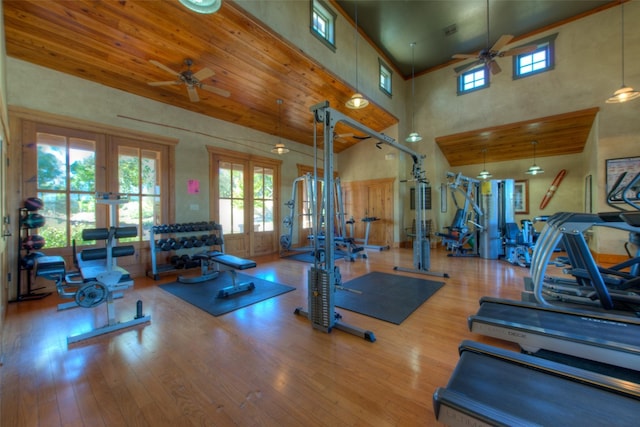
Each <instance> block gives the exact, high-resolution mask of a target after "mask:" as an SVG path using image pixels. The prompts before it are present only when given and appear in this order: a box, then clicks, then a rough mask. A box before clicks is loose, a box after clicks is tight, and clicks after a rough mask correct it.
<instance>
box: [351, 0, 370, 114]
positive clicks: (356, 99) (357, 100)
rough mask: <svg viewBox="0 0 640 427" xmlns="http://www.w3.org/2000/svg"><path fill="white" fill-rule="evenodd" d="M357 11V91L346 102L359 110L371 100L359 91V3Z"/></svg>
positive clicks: (353, 108)
mask: <svg viewBox="0 0 640 427" xmlns="http://www.w3.org/2000/svg"><path fill="white" fill-rule="evenodd" d="M355 7H356V12H355V21H356V34H355V37H356V93H354V94H353V95H352V96H351V98H349V100H348V101H347V102H346V103H345V105H346V106H347V108H351V109H352V110H359V109H361V108H364V107H366V106H367V105H369V101H367V100H366V98H365V97H364V96H362V94H361V93H360V92H358V3H355Z"/></svg>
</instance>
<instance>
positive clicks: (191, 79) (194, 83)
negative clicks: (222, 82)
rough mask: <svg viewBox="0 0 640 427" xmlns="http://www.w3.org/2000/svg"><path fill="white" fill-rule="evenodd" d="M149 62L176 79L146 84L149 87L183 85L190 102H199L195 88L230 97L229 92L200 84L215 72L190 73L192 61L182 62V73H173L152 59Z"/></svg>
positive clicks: (206, 70)
mask: <svg viewBox="0 0 640 427" xmlns="http://www.w3.org/2000/svg"><path fill="white" fill-rule="evenodd" d="M149 62H151V63H152V64H153V65H155V66H156V67H158V68H160V69H162V70H164V71H166V72H167V73H169V74H171V75H173V76H175V78H176V80H169V81H165V82H149V83H148V84H149V86H170V85H185V86H186V87H187V93H188V95H189V100H190V101H191V102H198V101H200V97H199V96H198V91H197V90H196V88H198V89H204V90H206V91H208V92H213V93H215V94H217V95H220V96H223V97H225V98H228V97H229V96H230V95H231V94H230V93H229V91H226V90H224V89H219V88H217V87H215V86H211V85H207V84H204V83H202V80H205V79H208V78H209V77H212V76H213V75H214V74H215V72H214V71H213V70H212V69H210V68H206V67H205V68H203V69H201V70H200V71H198V72H196V73H194V72H193V71H191V66H192V65H193V60H191V59H189V58H187V59H185V60H184V63H185V65H186V66H187V69H186V70H185V71H182V72H177V71H174V70H172V69H171V68H169V67H167V66H166V65H164V64H162V63H160V62H158V61H156V60H153V59H150V60H149Z"/></svg>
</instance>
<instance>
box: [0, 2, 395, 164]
mask: <svg viewBox="0 0 640 427" xmlns="http://www.w3.org/2000/svg"><path fill="white" fill-rule="evenodd" d="M3 8H4V24H5V37H6V50H7V54H8V56H11V57H14V58H18V59H21V60H24V61H27V62H31V63H34V64H37V65H41V66H43V67H47V68H50V69H53V70H57V71H60V72H63V73H66V74H71V75H73V76H76V77H80V78H83V79H87V80H91V81H94V82H97V83H101V84H103V85H106V86H109V87H112V88H116V89H120V90H123V91H126V92H129V93H133V94H136V95H140V96H143V97H146V98H150V99H153V100H156V101H160V102H163V103H167V104H171V105H173V106H176V107H180V108H184V109H186V110H190V111H193V112H196V113H201V114H204V115H207V116H211V117H215V118H217V119H220V120H224V121H228V122H232V123H236V124H238V125H241V126H245V127H249V128H253V129H257V130H259V131H262V132H266V133H269V134H272V135H279V136H281V137H282V138H286V139H290V140H293V141H297V142H300V143H303V144H308V145H313V116H312V114H311V112H310V110H309V108H310V107H311V106H312V105H315V104H317V103H320V102H323V101H325V100H328V101H329V102H330V105H331V106H332V107H333V108H336V109H338V110H341V111H343V112H344V113H345V114H348V115H349V116H350V117H352V118H354V119H355V120H358V121H359V122H361V123H363V124H364V125H365V126H367V127H369V128H371V129H374V130H376V131H378V132H380V131H383V130H384V129H386V128H388V127H389V126H391V125H393V124H395V123H397V122H398V119H397V118H396V117H394V116H393V115H392V114H390V113H389V112H387V111H385V110H384V109H383V108H381V107H379V106H377V105H375V104H371V105H370V106H369V107H368V108H366V109H364V110H358V111H354V110H349V109H347V108H346V107H345V106H344V103H345V101H346V100H347V99H349V97H350V96H351V95H352V93H353V91H354V89H353V88H352V87H350V86H349V85H348V84H346V83H345V82H344V81H342V80H341V79H340V78H338V77H336V76H335V75H333V74H331V73H330V72H329V71H328V70H327V69H325V68H324V67H323V66H322V65H321V64H319V63H317V62H316V61H315V60H313V59H312V58H310V57H308V56H307V55H305V54H304V53H303V52H302V51H301V50H300V49H298V48H297V47H295V46H293V45H292V44H291V43H289V42H287V41H285V40H284V39H282V38H281V37H280V36H278V35H277V34H275V33H274V32H273V31H272V30H270V29H269V28H268V27H266V26H265V25H264V24H262V23H261V22H259V21H258V20H256V19H255V18H253V17H251V16H250V15H248V14H247V13H246V12H245V11H243V10H242V9H241V8H240V7H239V6H238V5H237V4H236V3H234V2H232V1H224V2H223V5H222V8H221V9H220V10H219V11H218V12H217V13H215V14H213V15H200V14H197V13H193V12H191V11H189V10H188V9H186V8H185V7H183V6H181V5H180V4H179V3H178V1H177V0H175V1H148V0H144V1H133V0H120V1H95V0H74V1H59V0H48V1H41V0H9V1H6V0H5V1H4V2H3ZM187 58H190V59H192V60H193V67H192V68H193V71H194V72H197V71H198V70H200V69H202V68H204V67H208V68H210V69H211V70H213V71H214V72H215V75H214V76H213V77H212V78H210V79H206V81H204V83H206V84H208V85H211V86H214V87H216V88H219V89H222V90H226V91H228V92H230V96H229V97H223V96H219V95H216V94H215V93H211V92H207V91H204V90H201V89H200V90H198V94H199V97H200V101H199V102H191V101H190V100H189V96H188V94H187V91H186V88H185V86H184V85H181V86H174V85H172V86H155V87H154V86H149V85H148V82H155V81H167V80H172V78H175V76H172V75H170V74H168V73H167V72H166V71H164V70H162V69H160V68H158V67H156V66H154V65H153V64H151V63H150V62H149V60H156V61H158V62H160V63H162V64H164V65H166V66H167V67H169V68H170V69H173V70H175V71H178V72H180V71H184V70H185V69H186V67H185V65H184V61H185V59H187ZM278 99H282V100H283V103H282V105H281V106H280V105H278V103H277V100H278ZM279 107H281V108H279ZM279 116H280V118H279ZM279 120H280V126H278V122H279ZM183 127H184V126H183ZM278 127H280V130H279V129H278ZM336 132H337V133H343V132H345V133H346V132H352V130H350V129H341V128H340V127H337V128H336ZM358 142H359V140H358V139H356V138H353V137H345V138H340V139H339V141H338V142H337V143H336V144H335V145H334V146H335V151H337V152H339V151H342V150H344V149H346V148H348V147H349V146H351V145H353V144H356V143H358Z"/></svg>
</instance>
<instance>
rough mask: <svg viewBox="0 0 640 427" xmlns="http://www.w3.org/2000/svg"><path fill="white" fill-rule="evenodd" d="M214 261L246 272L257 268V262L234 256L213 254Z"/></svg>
mask: <svg viewBox="0 0 640 427" xmlns="http://www.w3.org/2000/svg"><path fill="white" fill-rule="evenodd" d="M211 256H212V259H213V261H215V262H217V263H220V264H223V265H226V266H227V267H231V268H233V269H235V270H246V269H248V268H254V267H255V266H256V262H255V261H251V260H249V259H243V258H239V257H237V256H233V255H227V254H223V253H219V254H218V255H214V254H211Z"/></svg>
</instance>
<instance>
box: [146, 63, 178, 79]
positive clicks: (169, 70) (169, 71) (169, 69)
mask: <svg viewBox="0 0 640 427" xmlns="http://www.w3.org/2000/svg"><path fill="white" fill-rule="evenodd" d="M149 62H151V63H152V64H153V65H155V66H156V67H158V68H162V69H163V70H165V71H166V72H167V73H170V74H173V75H174V76H180V73H179V72H177V71H173V70H172V69H171V68H169V67H167V66H166V65H164V64H161V63H159V62H158V61H156V60H155V59H150V60H149Z"/></svg>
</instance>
